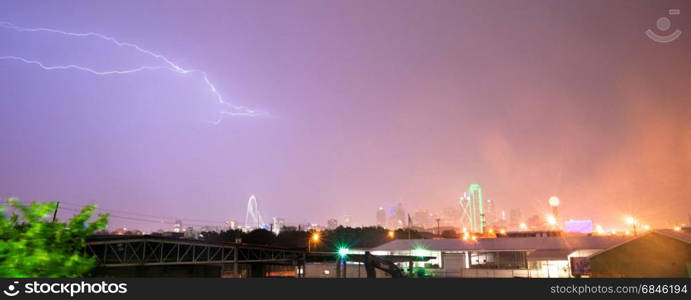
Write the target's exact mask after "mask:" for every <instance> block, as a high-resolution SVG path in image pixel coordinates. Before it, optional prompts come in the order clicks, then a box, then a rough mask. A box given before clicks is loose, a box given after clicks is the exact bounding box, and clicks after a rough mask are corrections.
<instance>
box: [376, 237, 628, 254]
mask: <svg viewBox="0 0 691 300" xmlns="http://www.w3.org/2000/svg"><path fill="white" fill-rule="evenodd" d="M629 239H631V237H621V236H572V237H516V238H481V239H478V240H477V241H472V240H462V239H439V240H419V239H418V240H394V241H391V242H388V243H386V244H383V245H381V246H378V247H375V248H373V249H372V250H373V251H402V250H411V249H415V248H424V249H426V250H432V251H468V250H473V251H483V250H487V251H511V250H579V249H607V248H610V247H612V246H614V245H617V244H620V243H622V242H624V241H627V240H629Z"/></svg>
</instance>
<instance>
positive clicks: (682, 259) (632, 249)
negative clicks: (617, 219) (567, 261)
mask: <svg viewBox="0 0 691 300" xmlns="http://www.w3.org/2000/svg"><path fill="white" fill-rule="evenodd" d="M589 262H590V269H591V272H592V276H593V277H646V278H650V277H691V233H688V232H684V231H681V230H679V231H674V230H670V229H666V230H654V231H651V232H648V233H645V234H643V235H640V236H638V237H637V238H634V239H632V240H629V241H626V242H624V243H621V244H617V245H615V246H613V247H611V248H608V249H606V250H603V251H600V252H598V253H595V254H593V255H591V256H590V257H589Z"/></svg>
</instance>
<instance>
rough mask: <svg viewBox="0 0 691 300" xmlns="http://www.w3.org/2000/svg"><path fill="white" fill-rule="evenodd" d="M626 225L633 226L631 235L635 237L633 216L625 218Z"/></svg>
mask: <svg viewBox="0 0 691 300" xmlns="http://www.w3.org/2000/svg"><path fill="white" fill-rule="evenodd" d="M624 220H625V221H626V224H629V225H631V226H633V235H636V218H634V217H633V216H627V217H626V218H625V219H624Z"/></svg>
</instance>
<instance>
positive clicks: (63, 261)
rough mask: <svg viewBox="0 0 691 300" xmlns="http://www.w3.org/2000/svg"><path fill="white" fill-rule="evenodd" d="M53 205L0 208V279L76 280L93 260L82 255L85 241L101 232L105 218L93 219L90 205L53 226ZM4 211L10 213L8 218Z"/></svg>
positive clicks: (14, 201)
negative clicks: (43, 278)
mask: <svg viewBox="0 0 691 300" xmlns="http://www.w3.org/2000/svg"><path fill="white" fill-rule="evenodd" d="M56 207H57V203H56V202H33V203H31V204H30V205H23V204H21V203H20V202H19V200H18V199H16V198H10V199H9V200H8V201H7V205H0V277H5V278H7V277H52V278H55V277H79V276H82V275H84V274H85V273H87V272H88V271H89V270H91V268H93V266H94V264H95V260H94V259H93V258H90V257H86V256H84V255H83V254H82V251H83V248H84V246H85V243H86V237H87V236H89V235H91V234H93V233H94V232H96V231H98V230H102V229H104V228H105V227H106V224H107V223H108V220H107V218H108V215H107V214H100V215H98V217H97V218H96V219H95V220H94V221H92V222H89V220H90V219H91V217H92V216H93V213H94V209H95V208H96V207H95V206H94V205H89V206H85V207H84V208H83V209H82V210H81V212H79V213H78V214H76V215H74V216H73V217H72V218H71V219H70V220H68V221H66V222H57V221H56V222H53V221H51V218H50V217H51V216H52V214H53V212H54V211H55V209H56ZM8 211H12V212H11V214H9V215H8V213H9V212H8Z"/></svg>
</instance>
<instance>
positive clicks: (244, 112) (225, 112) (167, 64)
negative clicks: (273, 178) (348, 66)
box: [0, 22, 268, 125]
mask: <svg viewBox="0 0 691 300" xmlns="http://www.w3.org/2000/svg"><path fill="white" fill-rule="evenodd" d="M0 27H2V28H5V29H9V30H14V31H16V32H45V33H51V34H57V35H63V36H67V37H75V38H97V39H101V40H104V41H106V42H110V43H112V44H113V45H115V46H117V47H121V48H128V49H132V50H134V51H136V52H138V53H140V54H143V55H146V56H148V57H151V58H153V59H154V60H156V61H158V62H159V63H160V64H159V65H153V66H146V65H145V66H139V67H136V68H131V69H121V70H107V71H98V70H95V69H92V68H89V67H85V66H80V65H75V64H68V65H47V64H45V63H43V62H41V61H38V60H32V59H27V58H24V57H21V56H13V55H6V56H0V60H11V61H19V62H22V63H25V64H30V65H35V66H38V67H40V68H41V69H43V70H47V71H51V70H78V71H82V72H88V73H91V74H93V75H99V76H105V75H127V74H132V73H137V72H143V71H156V70H166V71H170V72H175V73H178V74H182V75H189V74H194V73H196V74H200V75H201V77H202V78H203V79H204V84H205V85H206V86H207V88H208V89H209V91H211V93H212V94H213V95H214V97H215V98H216V101H218V103H219V104H220V105H221V106H222V107H223V109H222V110H221V111H220V116H219V118H218V119H217V120H215V121H207V122H208V123H211V124H214V125H218V124H220V123H221V121H223V118H224V116H245V117H257V116H263V115H268V114H267V113H265V112H260V111H256V110H253V109H250V108H248V107H245V106H239V105H234V104H231V103H229V102H227V101H225V100H224V99H223V95H221V93H220V92H219V91H218V90H217V89H216V86H215V85H214V84H213V83H212V82H211V80H209V76H208V75H207V73H206V72H205V71H202V70H197V69H185V68H183V67H181V66H180V65H178V64H176V63H174V62H173V61H172V60H170V59H168V58H167V57H166V56H164V55H162V54H159V53H156V52H154V51H151V50H148V49H145V48H142V47H140V46H139V45H137V44H133V43H127V42H122V41H120V40H118V39H116V38H114V37H111V36H107V35H104V34H101V33H97V32H69V31H63V30H58V29H53V28H42V27H38V28H27V27H21V26H17V25H14V24H12V23H9V22H0Z"/></svg>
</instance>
